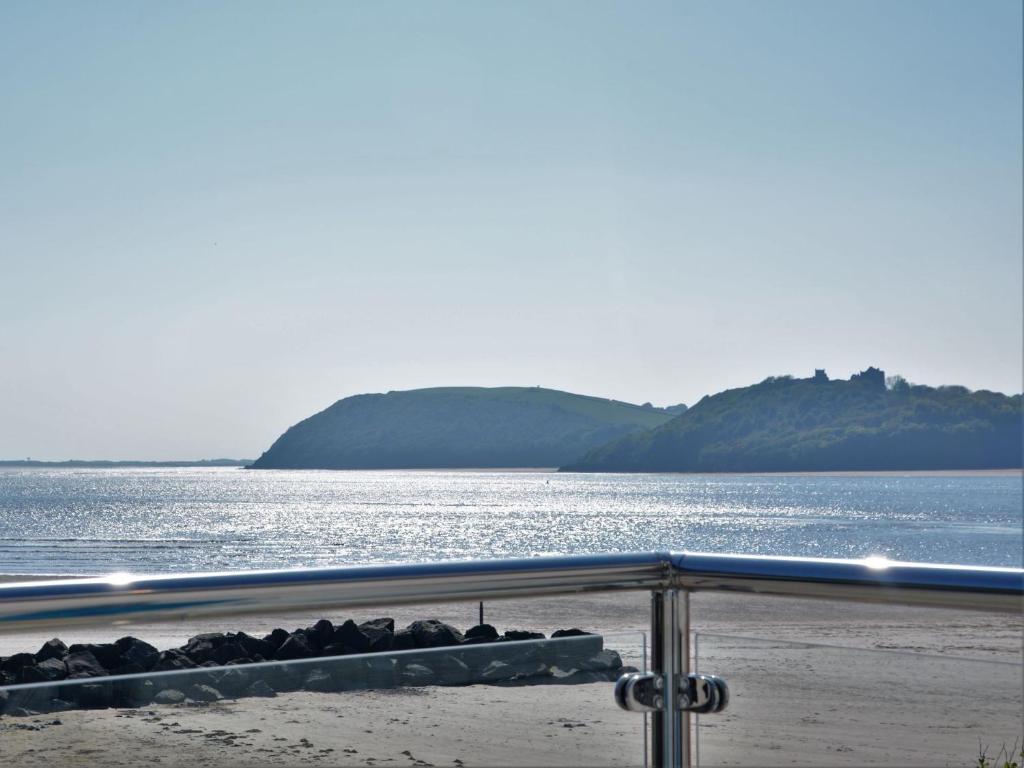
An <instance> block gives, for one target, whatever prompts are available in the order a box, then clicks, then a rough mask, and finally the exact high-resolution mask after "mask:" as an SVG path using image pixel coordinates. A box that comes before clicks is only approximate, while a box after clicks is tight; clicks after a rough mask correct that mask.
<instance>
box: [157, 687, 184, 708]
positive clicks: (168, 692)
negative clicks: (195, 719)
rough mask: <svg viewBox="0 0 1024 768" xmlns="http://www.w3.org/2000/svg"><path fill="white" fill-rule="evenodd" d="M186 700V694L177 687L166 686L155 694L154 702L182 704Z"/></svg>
mask: <svg viewBox="0 0 1024 768" xmlns="http://www.w3.org/2000/svg"><path fill="white" fill-rule="evenodd" d="M183 701H185V694H184V693H182V692H181V691H179V690H178V689H177V688H164V689H163V690H162V691H160V692H158V693H157V694H156V695H154V696H153V703H154V704H181V703H182V702H183Z"/></svg>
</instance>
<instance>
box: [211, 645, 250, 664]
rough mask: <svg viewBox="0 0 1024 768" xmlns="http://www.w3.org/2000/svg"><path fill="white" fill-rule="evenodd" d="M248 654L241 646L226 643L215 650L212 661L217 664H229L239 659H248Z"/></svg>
mask: <svg viewBox="0 0 1024 768" xmlns="http://www.w3.org/2000/svg"><path fill="white" fill-rule="evenodd" d="M247 656H248V654H246V652H245V648H243V647H242V646H241V645H240V644H238V643H234V642H230V643H224V644H223V645H221V646H218V647H217V648H215V649H214V650H213V656H212V658H211V659H210V660H211V661H213V662H215V663H217V664H221V665H223V664H227V663H228V662H229V661H236V660H238V659H244V658H247Z"/></svg>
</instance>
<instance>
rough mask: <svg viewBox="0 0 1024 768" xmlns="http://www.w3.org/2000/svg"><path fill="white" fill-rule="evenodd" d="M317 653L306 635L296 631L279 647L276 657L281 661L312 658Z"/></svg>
mask: <svg viewBox="0 0 1024 768" xmlns="http://www.w3.org/2000/svg"><path fill="white" fill-rule="evenodd" d="M315 655H316V652H315V651H314V650H313V649H312V648H310V647H309V641H308V640H306V638H305V636H304V635H301V634H299V633H295V634H294V635H292V636H291V637H289V638H288V639H287V640H285V641H284V643H283V644H282V645H281V647H280V648H278V649H277V652H276V653H275V654H274V658H275V659H278V660H279V661H293V660H295V659H311V658H313V657H314V656H315Z"/></svg>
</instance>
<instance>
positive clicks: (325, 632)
mask: <svg viewBox="0 0 1024 768" xmlns="http://www.w3.org/2000/svg"><path fill="white" fill-rule="evenodd" d="M346 623H348V622H346ZM353 626H354V625H353ZM333 635H334V625H333V624H331V622H329V621H328V620H327V619H320V621H318V622H317V623H316V624H314V625H313V626H312V627H310V628H309V629H308V630H306V640H307V641H308V642H309V646H310V647H311V648H313V649H314V650H319V649H321V648H323V647H324V646H325V645H328V644H330V643H331V642H337V641H336V640H332V639H331V638H332V637H333Z"/></svg>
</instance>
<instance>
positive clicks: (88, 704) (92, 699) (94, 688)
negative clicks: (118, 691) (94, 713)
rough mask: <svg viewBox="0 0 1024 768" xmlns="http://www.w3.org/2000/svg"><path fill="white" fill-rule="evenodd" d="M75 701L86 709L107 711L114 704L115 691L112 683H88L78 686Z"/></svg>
mask: <svg viewBox="0 0 1024 768" xmlns="http://www.w3.org/2000/svg"><path fill="white" fill-rule="evenodd" d="M74 688H75V698H74V700H75V701H76V702H77V703H78V706H80V707H84V708H85V709H106V708H107V707H109V706H111V705H112V704H113V698H114V697H113V693H114V692H113V689H112V687H111V685H110V683H88V684H86V685H76V686H74Z"/></svg>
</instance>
